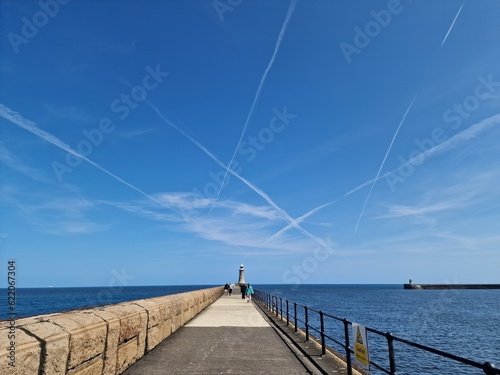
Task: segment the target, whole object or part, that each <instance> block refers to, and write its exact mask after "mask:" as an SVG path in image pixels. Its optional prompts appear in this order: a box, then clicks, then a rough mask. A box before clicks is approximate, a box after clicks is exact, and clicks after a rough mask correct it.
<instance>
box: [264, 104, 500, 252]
mask: <svg viewBox="0 0 500 375" xmlns="http://www.w3.org/2000/svg"><path fill="white" fill-rule="evenodd" d="M497 125H500V114H496V115H494V116H491V117H488V118H486V119H484V120H482V121H480V122H478V123H476V124H473V125H471V126H469V127H468V128H467V129H465V130H463V131H461V132H460V133H458V134H455V135H454V136H453V137H451V138H449V139H447V140H446V141H444V142H441V143H439V144H437V145H436V146H434V147H432V148H430V149H428V150H425V151H422V152H421V153H420V154H417V155H415V156H413V157H412V158H411V159H409V160H408V161H407V162H406V163H404V164H403V165H400V166H399V167H398V168H396V169H393V170H392V171H390V172H386V173H384V174H383V175H382V176H379V177H378V178H377V179H371V180H368V181H365V182H363V183H362V184H360V185H358V186H356V187H355V188H353V189H351V190H349V191H348V192H347V193H345V194H344V195H343V196H341V197H340V198H337V199H336V200H334V201H331V202H328V203H325V204H322V205H321V206H318V207H316V208H313V209H312V210H310V211H308V212H306V213H305V214H304V215H302V216H300V217H298V218H297V219H295V220H294V221H293V222H294V223H295V224H300V223H301V222H302V221H304V220H305V219H307V218H308V217H309V216H311V215H313V214H315V213H316V212H318V211H319V210H322V209H323V208H326V207H328V206H331V205H333V204H335V203H337V202H338V201H340V200H342V199H344V198H346V197H348V196H349V195H351V194H353V193H355V192H357V191H359V190H361V189H362V188H364V187H365V186H367V185H369V184H374V183H375V182H377V181H379V180H381V179H383V178H386V177H388V176H390V175H392V174H393V173H395V172H397V171H399V170H400V169H401V168H403V167H406V166H409V165H414V163H416V161H417V160H419V162H418V163H419V164H421V163H423V161H424V160H425V159H428V158H430V157H432V156H434V155H437V154H439V153H441V152H443V151H445V150H446V149H448V148H450V147H453V146H456V145H458V144H460V143H462V142H466V141H468V140H470V139H472V138H475V137H476V136H478V135H479V134H481V133H483V132H485V131H486V130H489V129H490V128H492V127H493V126H497ZM422 157H423V160H420V159H421V158H422ZM291 227H292V224H291V223H290V224H288V225H287V226H286V227H284V228H282V229H281V230H279V231H278V232H276V233H275V234H273V235H272V236H271V237H269V238H268V239H267V240H266V241H265V242H266V243H267V242H269V241H272V240H273V239H275V238H276V237H278V236H279V235H281V234H283V233H284V232H286V231H287V230H288V229H290V228H291Z"/></svg>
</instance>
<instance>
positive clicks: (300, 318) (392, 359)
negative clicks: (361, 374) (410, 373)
mask: <svg viewBox="0 0 500 375" xmlns="http://www.w3.org/2000/svg"><path fill="white" fill-rule="evenodd" d="M255 297H256V298H255V299H256V300H257V301H258V302H260V303H261V304H262V305H264V307H265V308H267V309H268V310H269V311H270V312H271V313H272V314H273V315H274V314H275V315H276V317H277V318H279V319H280V320H283V319H286V325H287V326H288V325H290V323H292V324H293V326H294V331H295V332H298V330H299V329H301V330H302V331H303V332H304V333H305V340H306V342H307V341H309V338H310V336H311V332H310V331H313V332H315V333H316V334H317V335H318V336H319V339H318V336H316V337H314V338H315V339H316V340H318V342H319V343H320V344H321V355H325V354H326V348H327V346H326V341H327V340H329V341H330V342H333V343H335V344H337V345H339V346H340V347H342V348H343V349H344V351H345V360H346V363H347V373H348V375H352V354H353V353H354V351H353V350H352V349H351V346H350V342H349V326H350V325H351V326H352V323H353V322H351V321H349V320H347V319H343V318H339V317H336V316H333V315H330V314H327V313H325V312H323V311H317V310H314V309H312V308H310V307H307V306H305V305H300V304H298V303H295V302H290V301H288V300H285V301H283V298H281V297H278V296H275V295H272V294H269V293H266V292H262V291H259V290H256V291H255ZM283 302H284V303H285V310H284V311H283ZM291 304H293V310H292V309H291V306H290V305H291ZM299 309H301V310H302V311H303V313H302V314H298V312H299ZM311 314H316V318H315V319H314V320H316V321H317V322H318V321H319V327H318V324H317V325H314V324H311V323H310V320H311V319H310V318H311V316H312V315H311ZM325 318H329V319H332V320H333V321H335V322H341V323H342V324H343V337H332V336H330V335H329V334H328V333H327V331H326V330H325ZM299 325H301V326H302V327H303V329H302V328H300V327H299ZM365 328H366V330H367V331H368V332H372V333H374V334H376V335H378V336H380V337H383V338H385V341H386V343H387V352H388V362H389V363H388V365H389V367H388V368H386V367H384V366H383V365H382V364H380V363H377V362H375V361H372V359H371V358H370V360H369V363H370V365H371V366H373V367H374V368H377V369H378V370H380V371H382V372H384V373H385V374H389V375H396V355H395V351H394V342H399V343H402V344H404V345H407V346H410V347H413V348H417V349H420V350H423V351H425V352H427V353H432V354H436V355H438V356H440V357H443V358H447V359H450V360H452V361H455V362H458V363H461V364H464V365H468V366H472V367H475V368H478V369H481V370H482V371H483V372H484V373H485V374H486V375H498V374H500V369H497V368H496V367H495V366H494V365H493V364H492V363H490V362H485V363H479V362H476V361H473V360H470V359H467V358H463V357H460V356H457V355H454V354H451V353H447V352H445V351H442V350H438V349H435V348H431V347H429V346H426V345H422V344H418V343H416V342H412V341H409V340H406V339H403V338H400V337H397V336H394V335H393V334H392V333H390V332H381V331H378V330H376V329H373V328H370V327H365Z"/></svg>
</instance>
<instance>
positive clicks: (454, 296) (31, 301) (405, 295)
mask: <svg viewBox="0 0 500 375" xmlns="http://www.w3.org/2000/svg"><path fill="white" fill-rule="evenodd" d="M213 286H216V285H177V286H127V287H88V288H18V289H17V290H16V306H15V313H16V315H15V316H16V318H17V319H19V318H22V317H27V316H33V315H41V314H48V313H54V312H62V311H69V310H75V309H82V308H88V307H93V306H101V305H107V304H113V303H119V302H125V301H133V300H137V299H142V298H152V297H157V296H163V295H169V294H175V293H182V292H187V291H192V290H199V289H203V288H209V287H213ZM253 287H254V289H255V290H258V291H262V292H266V293H270V294H273V295H275V296H277V297H278V298H281V300H282V301H283V308H284V309H285V308H286V307H285V306H286V302H285V301H286V300H288V301H289V306H290V311H293V303H294V302H295V303H296V304H297V311H298V315H299V319H301V320H302V321H303V320H304V307H303V306H307V307H308V308H309V309H310V312H309V323H310V324H312V325H315V326H316V327H318V328H319V319H318V317H319V314H317V313H315V312H314V311H322V312H324V313H325V314H328V315H332V316H335V317H337V318H342V319H344V318H345V319H348V320H349V321H351V322H355V323H358V324H361V325H363V326H366V327H369V328H372V329H376V330H378V331H381V332H384V333H385V332H391V333H392V334H393V335H394V336H397V337H399V338H403V339H406V340H409V341H412V342H415V343H418V344H422V345H425V346H429V347H432V348H435V349H438V350H441V351H444V352H448V353H451V354H454V355H457V356H460V357H463V358H467V359H470V360H473V361H475V362H479V363H484V362H492V363H494V364H496V365H497V367H499V366H500V289H496V290H405V289H403V285H402V284H398V285H396V284H390V285H387V284H384V285H374V284H369V285H359V284H356V285H346V284H333V285H332V284H327V285H311V284H302V285H281V284H280V285H258V284H253ZM0 293H1V295H4V300H5V301H4V303H1V304H0V320H6V319H8V318H11V317H12V314H11V313H10V311H9V305H8V303H7V290H6V289H3V290H2V291H1V292H0ZM299 327H301V328H303V323H301V322H300V321H299ZM325 330H326V332H327V334H328V335H329V336H331V337H333V338H335V339H336V340H338V341H341V342H343V340H344V331H343V324H342V322H339V321H337V320H335V319H333V318H325ZM311 333H312V334H315V333H314V331H311ZM327 345H329V346H331V347H332V348H334V349H337V350H339V351H342V348H341V347H339V346H338V345H337V344H336V343H335V342H333V341H329V340H327ZM352 345H353V344H352V337H351V346H352ZM394 348H395V353H396V355H395V358H396V366H397V373H398V375H414V374H415V375H416V374H418V375H472V374H477V375H480V374H484V373H483V371H482V370H480V369H475V368H473V367H470V366H466V365H461V364H459V363H456V362H454V361H451V360H448V359H445V358H443V357H440V356H438V355H435V354H431V353H426V352H424V351H422V350H420V349H415V348H411V347H409V346H407V345H404V344H401V343H398V342H395V344H394ZM368 351H369V355H370V359H371V360H373V361H375V362H377V363H378V364H380V365H382V366H383V367H384V368H387V369H388V368H389V360H388V355H387V342H386V339H385V338H384V337H381V336H378V335H376V334H373V333H372V332H368ZM369 371H370V373H371V374H374V375H379V374H380V375H381V374H383V372H382V371H380V370H378V369H376V368H375V367H373V366H372V367H371V368H370V369H369Z"/></svg>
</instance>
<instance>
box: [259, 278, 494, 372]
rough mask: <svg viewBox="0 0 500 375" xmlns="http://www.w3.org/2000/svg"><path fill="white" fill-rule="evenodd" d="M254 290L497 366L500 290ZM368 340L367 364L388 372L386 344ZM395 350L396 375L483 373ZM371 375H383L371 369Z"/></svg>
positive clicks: (337, 327) (336, 328)
mask: <svg viewBox="0 0 500 375" xmlns="http://www.w3.org/2000/svg"><path fill="white" fill-rule="evenodd" d="M255 288H256V289H258V290H261V291H265V292H267V293H272V294H275V295H278V296H282V298H283V300H285V299H288V300H289V301H291V302H296V303H299V304H301V305H307V306H308V307H310V308H312V309H315V310H320V311H323V312H326V313H329V314H331V315H334V316H337V317H339V318H347V319H348V320H350V321H354V322H357V323H360V324H363V325H365V326H368V327H370V328H374V329H377V330H380V331H382V332H388V331H389V332H392V333H393V334H394V335H395V336H398V337H401V338H405V339H408V340H410V341H413V342H417V343H420V344H423V345H427V346H431V347H434V348H437V349H440V350H443V351H446V352H449V353H452V354H455V355H458V356H462V357H465V358H468V359H472V360H474V361H477V362H480V363H484V362H486V361H489V362H493V363H495V364H496V365H497V367H498V365H500V290H404V289H403V286H402V285H300V286H297V285H294V286H292V285H289V286H283V285H258V286H255ZM302 309H303V308H302ZM299 311H301V309H299ZM314 315H317V314H314ZM325 322H326V324H327V330H329V332H332V335H333V336H334V337H336V338H337V337H339V338H337V339H338V340H339V341H343V331H342V329H343V325H342V323H337V322H336V321H335V320H331V319H330V320H328V319H327V320H326V321H325ZM299 325H300V324H299ZM318 326H319V325H318ZM340 335H342V336H340ZM340 337H341V338H340ZM351 339H352V338H351ZM368 340H369V345H370V355H371V356H372V359H374V360H376V361H377V362H378V361H380V363H381V364H383V366H384V367H388V360H387V344H386V341H385V339H379V337H378V336H377V335H374V334H371V333H369V336H368ZM332 346H334V345H332ZM334 347H335V346H334ZM339 349H340V348H339ZM395 350H396V362H397V370H398V374H399V375H403V374H425V375H443V374H449V375H458V374H460V375H462V374H463V375H465V374H484V373H483V372H482V371H481V370H476V369H474V368H472V367H469V366H465V367H463V366H462V365H459V364H458V365H457V364H456V363H455V362H452V361H448V360H445V359H443V358H441V357H438V356H436V355H431V354H424V352H422V351H420V350H416V349H412V348H408V347H407V346H406V345H402V344H399V343H395ZM372 373H373V374H382V372H380V371H377V370H373V369H372Z"/></svg>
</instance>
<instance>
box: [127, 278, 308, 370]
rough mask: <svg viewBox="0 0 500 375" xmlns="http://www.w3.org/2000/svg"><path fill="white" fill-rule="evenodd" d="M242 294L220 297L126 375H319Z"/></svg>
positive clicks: (234, 293) (235, 291)
mask: <svg viewBox="0 0 500 375" xmlns="http://www.w3.org/2000/svg"><path fill="white" fill-rule="evenodd" d="M238 292H239V289H238V288H235V289H234V290H233V295H232V296H231V297H229V296H222V297H221V298H219V299H218V300H217V301H215V302H214V303H213V304H212V305H210V306H209V307H208V308H207V309H206V310H205V311H203V312H202V313H200V314H199V315H198V316H196V317H195V318H194V319H193V320H191V322H189V323H188V324H186V325H185V326H184V327H182V328H180V329H179V330H178V331H177V332H175V333H174V334H173V335H172V336H170V337H169V338H168V339H166V340H165V341H164V342H162V343H161V344H160V345H158V346H157V347H156V348H155V349H153V350H152V351H151V352H150V353H148V354H147V355H146V356H144V357H143V358H142V359H140V360H139V361H138V362H137V363H135V364H134V365H132V366H131V367H130V368H129V369H128V370H126V371H125V372H124V374H125V375H144V374H148V375H159V374H173V375H176V374H183V375H185V374H186V375H187V374H190V375H195V374H196V375H211V374H248V375H250V374H251V375H258V374H262V375H264V374H265V375H268V374H278V375H281V374H282V375H285V374H286V375H298V374H315V373H316V372H315V371H314V370H312V369H311V370H308V369H307V368H306V366H305V365H304V364H303V363H302V361H304V359H303V358H300V355H297V354H295V352H294V351H293V350H292V349H291V348H290V347H289V346H288V345H287V344H286V342H285V340H284V339H283V338H281V337H280V336H279V335H278V334H277V333H276V331H275V330H274V329H273V328H272V327H271V326H270V325H269V323H268V322H267V320H266V319H267V318H264V317H263V315H261V313H260V312H259V311H258V310H257V309H256V308H255V306H254V305H253V303H247V302H246V301H245V300H243V299H241V294H239V293H238ZM308 367H309V366H308Z"/></svg>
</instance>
